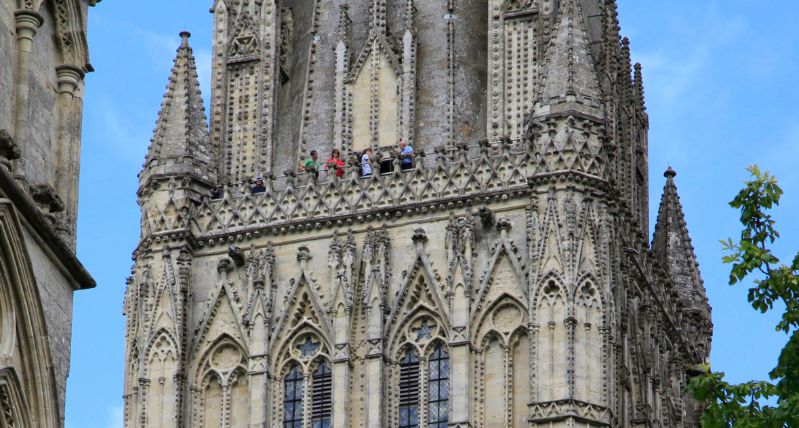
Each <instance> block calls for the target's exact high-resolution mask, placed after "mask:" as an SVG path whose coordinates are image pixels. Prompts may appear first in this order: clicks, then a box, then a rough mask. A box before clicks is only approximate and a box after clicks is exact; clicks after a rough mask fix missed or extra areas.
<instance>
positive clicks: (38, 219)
mask: <svg viewBox="0 0 799 428" xmlns="http://www.w3.org/2000/svg"><path fill="white" fill-rule="evenodd" d="M0 191H2V193H3V196H4V197H5V198H8V199H9V200H10V201H11V203H12V204H13V205H14V207H15V208H16V209H17V211H19V213H20V219H22V220H24V223H25V224H27V225H29V226H30V227H31V228H32V229H33V231H34V232H35V233H36V234H38V235H39V236H40V237H41V240H42V243H43V245H44V246H45V247H46V248H47V250H48V251H50V252H52V254H53V255H54V256H55V257H56V258H57V259H58V260H59V261H60V262H61V263H63V266H64V269H66V271H67V272H68V273H69V275H71V276H72V279H71V281H72V283H73V287H74V289H75V290H85V289H90V288H94V287H96V286H97V282H96V281H95V280H94V278H92V276H91V274H89V272H88V271H87V270H86V268H85V267H84V266H83V264H82V263H81V262H80V260H78V258H77V256H76V255H75V253H74V252H73V251H72V250H71V249H70V248H69V246H68V245H67V244H66V243H65V242H64V241H63V240H62V239H61V238H60V237H59V236H58V235H57V234H56V231H55V230H53V227H52V226H51V225H50V223H49V222H48V221H47V219H46V218H45V217H44V215H43V214H42V212H41V211H40V210H39V208H38V207H37V206H36V203H35V202H34V201H32V200H31V199H30V198H29V197H28V196H27V195H26V194H25V192H24V191H23V190H22V189H20V187H19V186H18V185H17V182H16V181H15V180H14V178H13V177H11V176H10V175H9V172H8V171H6V170H5V169H3V168H0Z"/></svg>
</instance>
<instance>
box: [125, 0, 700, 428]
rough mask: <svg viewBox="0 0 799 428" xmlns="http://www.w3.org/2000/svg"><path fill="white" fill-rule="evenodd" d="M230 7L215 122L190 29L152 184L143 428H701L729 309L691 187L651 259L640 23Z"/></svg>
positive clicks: (325, 5) (578, 11)
mask: <svg viewBox="0 0 799 428" xmlns="http://www.w3.org/2000/svg"><path fill="white" fill-rule="evenodd" d="M211 11H212V13H213V14H214V25H215V32H214V51H215V53H214V58H215V59H214V63H213V92H212V94H211V114H210V127H206V122H205V119H204V114H203V107H202V102H201V98H200V93H199V90H198V87H197V82H196V73H195V70H194V67H195V64H194V60H193V58H192V54H191V49H190V48H189V45H188V35H187V34H183V35H182V39H183V40H182V42H181V45H180V48H179V49H178V53H177V58H176V60H175V67H174V69H173V72H172V76H171V77H170V79H169V84H168V89H167V93H166V95H165V100H164V104H163V106H162V110H161V113H160V117H159V121H158V126H157V128H156V131H155V136H154V138H153V142H152V144H151V146H150V150H149V153H148V156H147V160H146V163H145V167H144V169H143V171H142V174H141V176H140V183H141V187H140V189H139V203H140V205H141V207H142V213H143V214H142V216H143V218H142V237H141V241H140V243H139V245H138V247H137V248H136V251H135V253H134V256H135V259H136V262H135V266H134V269H133V275H132V276H131V277H130V279H129V281H128V289H127V294H126V301H125V313H126V315H127V317H128V330H127V359H126V380H125V406H126V407H125V409H126V411H125V421H126V422H125V423H126V426H127V427H167V426H173V427H178V426H181V427H183V426H188V427H231V428H234V427H254V426H258V427H273V426H283V427H302V428H306V427H337V428H347V427H370V428H380V427H400V428H411V427H469V428H473V427H474V428H476V427H486V428H488V427H512V428H520V427H539V426H540V427H543V426H547V427H567V426H574V425H575V424H579V425H580V426H586V427H601V426H614V427H628V426H642V427H644V426H653V425H656V424H659V425H661V426H670V427H683V426H684V427H689V426H696V424H697V423H698V419H697V418H698V408H697V406H696V403H695V402H694V401H693V399H692V398H690V397H688V396H686V395H685V392H684V390H685V385H686V382H687V381H688V380H689V373H691V372H692V369H693V368H694V366H695V365H696V364H701V363H703V362H706V361H707V358H708V355H709V351H710V336H711V331H712V323H711V319H710V307H709V306H708V303H707V298H706V295H705V291H704V286H703V284H702V281H701V277H700V274H699V269H698V265H697V262H696V257H695V255H694V253H693V249H692V247H691V245H690V237H689V235H688V231H687V228H686V226H685V221H684V216H683V209H682V206H681V204H680V202H679V197H678V196H677V190H676V185H675V181H674V178H675V176H676V173H674V172H673V171H672V170H671V169H669V171H667V172H666V187H665V190H664V196H663V202H662V205H661V209H660V211H659V215H658V225H657V227H656V228H655V234H654V239H653V242H652V243H651V244H650V242H649V236H650V230H649V222H648V218H649V213H648V203H649V196H648V191H647V189H648V186H649V182H648V176H649V170H648V159H647V152H648V141H647V133H648V127H649V117H648V114H647V112H646V106H645V103H644V90H643V82H642V80H643V78H642V75H643V73H642V69H641V66H640V65H633V64H631V61H630V47H629V41H628V40H627V39H622V38H621V36H620V29H619V24H618V18H617V7H616V2H615V1H613V0H560V1H555V0H462V1H452V0H425V1H419V0H349V1H344V0H339V1H319V0H282V1H251V0H216V1H215V2H214V5H213V7H212V9H211ZM399 140H404V141H406V142H408V143H410V144H411V146H412V147H413V149H414V151H415V157H414V158H413V162H412V164H410V165H409V164H407V163H404V162H401V161H400V159H399V158H398V156H397V153H398V149H399V147H398V145H397V143H398V141H399ZM367 148H371V149H372V151H373V153H374V154H373V156H372V159H371V164H372V169H373V170H374V174H371V175H363V173H362V172H363V171H362V163H361V158H360V156H359V155H360V153H361V152H362V151H363V150H364V149H367ZM333 149H338V150H340V151H341V152H342V154H343V155H344V156H343V157H344V160H345V161H347V162H346V165H345V167H344V170H343V173H341V174H336V173H334V171H333V170H332V169H331V170H326V169H325V168H322V169H321V171H319V174H318V175H317V174H311V173H304V172H302V170H300V169H299V165H300V162H301V161H302V160H303V159H305V158H306V156H307V153H308V151H310V150H318V151H319V152H320V155H321V156H323V158H322V159H326V157H327V156H328V154H329V153H330V152H331V151H332V150H333ZM257 176H263V177H265V179H264V183H263V184H262V185H261V184H257V185H253V184H252V182H251V181H252V180H253V179H254V178H255V177H257Z"/></svg>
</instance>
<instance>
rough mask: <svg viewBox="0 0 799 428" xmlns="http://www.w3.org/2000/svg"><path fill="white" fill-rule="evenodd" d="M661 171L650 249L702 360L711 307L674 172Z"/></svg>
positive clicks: (709, 330) (707, 351)
mask: <svg viewBox="0 0 799 428" xmlns="http://www.w3.org/2000/svg"><path fill="white" fill-rule="evenodd" d="M663 175H664V176H665V177H666V186H665V187H664V189H663V197H662V199H661V201H660V209H659V210H658V218H657V224H656V225H655V235H654V238H653V240H652V253H653V254H654V256H655V259H656V260H657V263H660V264H661V266H662V267H663V269H664V271H665V272H666V275H667V278H665V279H666V280H667V281H669V282H671V285H672V287H674V289H675V290H676V291H677V295H678V297H679V299H680V302H681V304H682V308H683V309H682V310H683V317H682V319H683V326H682V328H683V330H685V333H686V334H685V336H684V337H686V338H688V339H689V340H691V341H692V342H693V343H692V345H693V346H694V351H695V352H696V354H697V357H698V358H699V359H700V360H701V361H704V360H706V359H707V358H708V356H709V355H710V339H711V335H712V330H713V325H712V322H711V319H710V311H711V309H710V305H709V304H708V299H707V292H706V291H705V286H704V283H703V281H702V276H701V274H700V272H699V263H698V262H697V260H696V253H695V252H694V247H693V245H692V244H691V236H690V235H689V233H688V227H687V225H686V222H685V214H684V213H683V208H682V204H681V203H680V197H679V195H678V194H677V186H676V185H675V184H674V177H676V176H677V173H676V172H675V171H674V170H673V169H672V168H671V167H669V169H667V170H666V172H665V173H664V174H663ZM701 361H698V362H701Z"/></svg>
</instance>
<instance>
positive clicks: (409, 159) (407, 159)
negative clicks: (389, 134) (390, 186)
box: [399, 139, 413, 171]
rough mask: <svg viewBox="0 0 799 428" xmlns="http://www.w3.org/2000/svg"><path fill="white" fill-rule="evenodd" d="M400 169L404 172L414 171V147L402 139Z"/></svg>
mask: <svg viewBox="0 0 799 428" xmlns="http://www.w3.org/2000/svg"><path fill="white" fill-rule="evenodd" d="M399 144H400V167H401V168H402V170H403V171H404V170H406V169H413V147H411V146H409V145H408V142H407V141H405V139H400V143H399Z"/></svg>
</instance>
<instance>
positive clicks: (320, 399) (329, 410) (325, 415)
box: [311, 362, 333, 428]
mask: <svg viewBox="0 0 799 428" xmlns="http://www.w3.org/2000/svg"><path fill="white" fill-rule="evenodd" d="M312 400H313V406H312V408H311V427H312V428H330V426H331V424H332V420H333V418H332V415H333V372H332V371H331V370H330V367H329V366H328V365H327V362H322V363H321V364H319V367H318V368H317V369H316V371H315V372H314V373H313V394H312Z"/></svg>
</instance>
